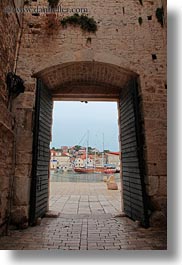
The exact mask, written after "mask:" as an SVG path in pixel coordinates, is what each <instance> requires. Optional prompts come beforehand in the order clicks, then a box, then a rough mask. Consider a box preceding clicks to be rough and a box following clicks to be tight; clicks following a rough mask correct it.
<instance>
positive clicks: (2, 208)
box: [0, 0, 22, 234]
mask: <svg viewBox="0 0 182 265" xmlns="http://www.w3.org/2000/svg"><path fill="white" fill-rule="evenodd" d="M20 2H21V3H20ZM21 4H22V1H19V6H20V5H21ZM8 6H9V7H10V8H14V7H15V5H14V1H11V0H3V1H0V234H1V233H3V231H4V229H5V224H6V222H7V218H8V216H9V211H10V197H11V192H12V189H10V187H11V184H12V181H13V176H14V161H15V159H14V157H15V156H14V154H13V152H14V139H15V137H14V135H15V132H14V125H15V121H14V115H13V113H12V112H10V110H9V108H8V105H9V102H8V92H7V86H6V75H7V73H8V72H12V71H14V66H15V60H16V58H15V57H16V51H17V44H18V36H19V32H20V19H21V16H19V17H18V16H17V14H16V13H14V12H12V13H9V14H8V13H5V8H7V7H8Z"/></svg>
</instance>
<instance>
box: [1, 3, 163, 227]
mask: <svg viewBox="0 0 182 265" xmlns="http://www.w3.org/2000/svg"><path fill="white" fill-rule="evenodd" d="M162 2H163V4H164V5H165V6H164V7H165V8H166V1H160V0H156V1H151V0H150V1H149V0H145V1H143V5H141V4H140V2H139V1H137V0H127V1H124V0H117V1H96V0H93V1H90V2H86V1H82V0H79V1H69V2H68V1H61V4H62V6H63V7H87V8H88V10H89V16H94V19H95V20H96V21H97V22H98V31H97V32H96V34H91V33H83V32H82V31H81V30H80V29H79V28H77V27H70V26H69V27H68V28H67V29H63V28H62V27H61V26H60V25H59V23H57V22H58V20H59V17H61V16H62V14H59V15H58V16H57V17H56V18H53V17H52V20H53V22H54V23H53V27H50V26H49V25H50V24H49V20H50V19H51V17H50V16H49V15H48V16H47V15H45V14H43V13H41V14H40V15H35V14H31V13H25V14H24V20H23V30H22V38H21V46H20V50H19V56H18V62H17V74H18V75H20V76H21V77H22V79H24V80H25V85H26V91H25V93H24V94H22V95H20V96H19V97H18V98H17V99H16V100H14V104H13V112H14V113H15V115H16V122H17V124H16V127H17V135H16V140H17V143H18V145H17V146H16V150H17V153H16V160H17V162H16V169H15V183H14V201H13V209H12V217H13V218H15V219H16V218H17V216H19V217H20V218H21V217H24V216H27V217H28V211H29V191H30V180H31V167H32V164H31V163H32V156H31V153H32V136H33V133H32V128H33V120H32V117H33V112H34V104H35V87H36V79H35V78H33V77H32V76H33V75H34V76H38V77H40V78H41V79H42V80H43V81H44V82H45V83H46V84H47V85H48V86H49V87H50V89H52V90H53V91H55V92H56V93H57V94H61V89H60V87H62V88H65V87H64V85H65V84H66V82H67V81H70V86H71V84H72V85H73V86H75V83H74V82H73V81H74V80H75V76H79V73H81V71H83V67H82V66H81V62H93V61H94V62H96V65H97V67H98V72H97V74H96V76H97V78H98V79H99V76H102V78H103V75H104V72H102V71H103V68H102V67H100V65H102V64H103V67H104V65H105V64H111V65H113V67H114V68H113V71H115V70H114V69H115V68H116V67H122V68H123V69H125V70H126V72H127V71H129V72H131V73H135V74H136V75H138V76H139V81H140V95H141V98H142V105H143V113H142V115H143V119H144V127H145V139H146V160H147V173H148V175H147V179H146V181H145V182H146V186H147V193H148V196H149V199H150V210H151V224H154V223H156V221H157V220H158V219H159V220H160V222H161V219H165V216H166V208H167V207H166V197H167V188H166V187H167V178H166V153H167V151H166V145H167V143H166V142H167V140H166V129H167V128H166V126H167V125H166V124H167V121H166V118H167V117H166V101H167V99H166V97H167V92H166V88H167V84H166V24H165V25H164V27H161V25H160V24H159V23H158V21H157V19H156V16H155V12H156V9H157V8H158V7H161V6H162ZM37 5H38V6H39V7H41V6H45V7H46V6H47V1H45V0H39V1H32V3H31V5H29V6H32V7H36V6H37ZM165 10H166V9H165ZM139 17H142V21H143V23H142V24H141V25H139V21H138V19H139ZM11 19H12V17H11ZM9 24H10V23H9ZM15 25H16V23H13V26H15ZM11 26H12V25H11ZM9 32H11V30H10V29H9ZM13 34H15V33H13ZM88 38H89V39H90V38H91V43H90V42H88ZM3 43H4V44H3V45H5V42H3ZM12 60H13V59H12ZM71 63H77V66H78V67H75V68H74V69H75V70H74V69H72V71H70V68H69V67H67V68H66V67H64V66H65V65H67V64H71ZM12 67H13V66H12ZM79 67H80V72H79ZM5 69H6V70H4V73H3V74H4V75H5V73H6V72H7V71H8V70H9V69H7V66H6V68H5ZM63 69H64V70H63ZM99 69H100V70H99ZM74 71H75V72H74ZM110 74H111V75H112V69H111V71H110ZM81 76H82V75H81V74H80V78H81ZM114 76H115V75H114V74H113V77H114ZM85 78H87V81H89V75H87V77H86V75H85ZM111 79H112V77H111ZM112 83H117V80H115V81H114V80H112ZM4 88H5V85H4ZM95 88H96V86H95ZM58 98H59V96H58ZM7 113H8V115H11V114H9V112H7ZM9 120H10V118H9V117H8V118H7V121H6V122H8V121H9ZM3 135H4V134H3ZM6 137H8V134H6ZM9 138H10V139H11V141H13V140H12V139H13V136H9ZM1 139H2V138H1ZM3 139H4V138H3ZM5 146H6V145H5V143H4V147H3V149H2V150H3V151H4V149H5ZM8 148H10V145H8ZM6 149H7V147H6ZM11 150H12V149H11V148H10V151H11ZM11 152H12V151H11ZM9 157H10V156H8V159H9ZM3 165H4V163H3ZM10 170H12V168H11V167H10ZM3 172H4V171H3ZM7 172H8V171H6V174H8V173H7ZM3 174H4V173H3ZM8 176H9V177H10V173H9V175H8ZM8 185H9V184H7V186H8ZM6 192H7V191H6ZM3 208H4V209H5V208H6V207H5V206H4V207H3ZM163 217H164V218H163Z"/></svg>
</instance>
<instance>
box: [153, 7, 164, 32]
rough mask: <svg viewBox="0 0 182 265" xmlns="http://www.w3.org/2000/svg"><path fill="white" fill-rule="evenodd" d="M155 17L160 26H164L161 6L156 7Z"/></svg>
mask: <svg viewBox="0 0 182 265" xmlns="http://www.w3.org/2000/svg"><path fill="white" fill-rule="evenodd" d="M155 14H156V18H157V20H158V22H159V23H160V24H161V26H162V27H163V26H164V8H163V6H162V7H158V8H157V9H156V13H155Z"/></svg>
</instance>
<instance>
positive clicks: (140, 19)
mask: <svg viewBox="0 0 182 265" xmlns="http://www.w3.org/2000/svg"><path fill="white" fill-rule="evenodd" d="M138 23H139V24H140V26H141V25H142V23H143V19H142V17H139V18H138Z"/></svg>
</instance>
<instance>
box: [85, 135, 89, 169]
mask: <svg viewBox="0 0 182 265" xmlns="http://www.w3.org/2000/svg"><path fill="white" fill-rule="evenodd" d="M88 142H89V131H87V146H86V166H85V167H86V169H87V168H88Z"/></svg>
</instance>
